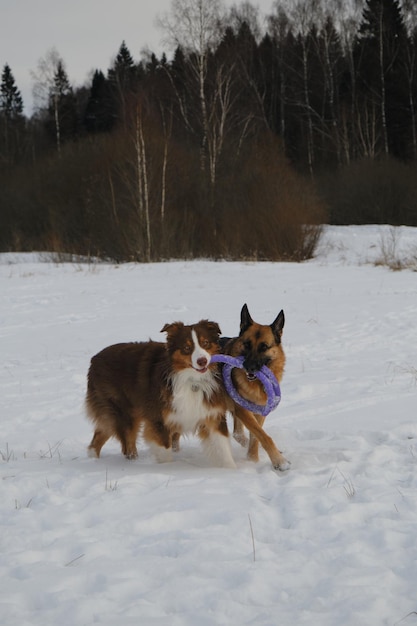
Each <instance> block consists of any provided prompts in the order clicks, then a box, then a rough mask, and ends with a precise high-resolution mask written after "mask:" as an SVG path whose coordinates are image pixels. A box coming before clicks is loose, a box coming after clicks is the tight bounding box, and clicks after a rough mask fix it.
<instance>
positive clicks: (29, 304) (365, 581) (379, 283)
mask: <svg viewBox="0 0 417 626" xmlns="http://www.w3.org/2000/svg"><path fill="white" fill-rule="evenodd" d="M387 228H388V227H387ZM383 230H384V229H383ZM385 230H386V229H385ZM380 231H381V227H375V226H369V227H343V228H333V227H332V228H328V229H326V233H325V239H324V240H323V244H322V246H321V249H320V250H319V253H318V255H317V258H316V259H314V260H312V261H310V262H308V263H303V264H295V263H259V264H258V263H221V264H220V263H211V262H204V261H198V262H188V263H186V262H176V263H160V264H147V265H124V266H112V265H109V264H102V265H101V264H97V265H90V266H88V265H83V264H77V265H70V264H64V265H58V264H52V263H48V262H40V261H39V258H38V256H36V255H30V256H27V257H26V256H21V255H19V256H18V257H15V256H9V255H0V293H1V297H0V351H1V364H0V388H1V402H0V419H1V430H0V472H1V481H0V485H1V498H0V524H1V529H0V579H1V585H0V622H1V623H2V624H5V625H7V626H22V625H27V626H29V625H30V626H49V625H56V624H60V626H84V625H85V624H100V625H102V626H103V625H105V626H114V625H115V624H123V625H124V626H130V625H132V626H133V625H135V626H137V624H143V625H145V626H195V624H201V626H222V625H224V626H226V625H227V626H230V625H231V624H239V625H240V626H255V625H256V626H276V624H279V625H280V626H294V625H296V626H304V625H305V626H307V625H308V626H311V624H320V626H336V625H337V626H358V624H366V625H369V626H376V625H378V626H394V624H407V625H410V624H417V616H416V612H417V598H416V593H415V581H416V580H417V545H416V541H415V527H416V519H417V496H416V494H417V472H416V459H417V421H416V414H417V411H416V409H417V382H416V381H417V376H416V368H417V357H416V345H417V324H416V319H417V288H416V284H417V283H416V273H415V272H412V271H409V270H406V271H401V272H392V271H390V270H388V269H386V268H384V267H375V266H374V265H373V264H372V263H373V260H375V259H376V258H377V256H378V253H379V252H378V250H379V247H380ZM400 241H401V242H402V243H401V246H402V245H404V250H405V248H407V250H406V253H407V254H411V253H412V249H413V245H416V243H415V242H417V230H416V229H409V228H402V229H401V239H400ZM407 242H408V243H407ZM401 246H400V245H399V248H401ZM245 302H247V303H248V306H249V310H250V312H251V314H252V316H253V318H254V319H255V320H256V321H259V322H262V323H271V322H272V321H273V319H275V317H276V315H277V312H278V311H279V310H280V309H281V308H283V309H284V311H285V316H286V324H285V329H284V335H283V344H284V347H285V349H286V352H287V365H286V371H285V375H284V378H283V381H282V384H281V391H282V401H281V403H280V405H279V407H278V408H277V410H276V411H274V412H273V413H272V414H271V415H270V416H268V417H267V419H266V422H265V428H266V430H267V432H268V433H269V434H270V435H271V436H272V437H273V438H274V440H275V442H276V444H277V446H278V447H279V448H280V449H282V450H283V452H284V454H285V456H286V457H287V458H288V459H290V460H291V463H292V464H291V469H290V470H289V471H288V472H285V473H278V472H274V471H273V470H272V467H271V464H270V461H269V458H268V457H267V455H266V454H265V453H264V452H263V451H261V460H260V462H259V463H258V464H253V463H251V462H249V461H247V460H246V458H245V451H244V450H243V449H242V448H241V447H240V446H239V445H238V444H237V443H236V442H234V441H233V442H232V444H233V445H232V453H233V457H234V460H235V462H236V465H237V470H236V471H233V472H230V471H228V470H225V469H219V468H215V467H213V466H212V463H211V462H210V461H209V460H208V459H207V458H206V456H205V455H204V453H203V452H202V450H201V446H200V442H199V440H198V438H197V437H194V436H190V437H189V438H188V439H182V440H181V449H180V451H179V452H177V453H175V454H174V455H173V458H174V461H173V462H172V463H170V464H162V465H161V464H158V463H156V462H155V459H154V457H153V455H152V454H151V452H150V451H149V449H148V447H147V446H146V445H145V444H143V443H142V442H140V443H139V458H138V460H136V461H127V460H126V459H125V458H124V457H123V456H122V455H121V452H120V446H119V444H118V442H116V441H112V442H109V443H107V444H106V446H105V447H104V448H103V451H102V457H101V458H100V459H90V458H88V457H87V456H86V452H85V448H86V446H87V444H88V442H89V441H90V439H91V434H92V430H91V424H90V423H89V422H88V421H87V420H86V419H85V417H84V409H83V402H84V394H85V388H86V373H87V370H88V366H89V361H90V358H91V356H92V355H93V354H96V353H97V352H98V351H99V350H101V349H102V348H104V347H105V346H107V345H110V344H112V343H116V342H119V341H132V340H146V339H148V338H149V337H152V338H154V339H159V337H160V334H159V331H160V329H161V328H162V327H163V325H164V324H165V323H166V322H172V321H176V320H178V319H181V320H182V321H184V322H185V323H195V322H196V321H198V320H199V319H202V318H209V319H214V320H216V321H217V322H219V324H220V327H221V329H222V331H223V333H224V334H225V335H229V336H230V335H234V334H236V333H237V332H238V327H239V315H240V309H241V307H242V305H243V304H244V303H245ZM225 441H226V440H225Z"/></svg>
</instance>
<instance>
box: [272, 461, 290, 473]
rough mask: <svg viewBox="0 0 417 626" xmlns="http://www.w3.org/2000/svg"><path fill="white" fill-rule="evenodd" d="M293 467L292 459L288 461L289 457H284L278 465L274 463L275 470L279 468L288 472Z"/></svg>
mask: <svg viewBox="0 0 417 626" xmlns="http://www.w3.org/2000/svg"><path fill="white" fill-rule="evenodd" d="M290 467H291V461H287V459H283V460H282V461H280V462H279V463H278V464H277V465H274V470H279V471H280V472H286V471H287V470H289V469H290Z"/></svg>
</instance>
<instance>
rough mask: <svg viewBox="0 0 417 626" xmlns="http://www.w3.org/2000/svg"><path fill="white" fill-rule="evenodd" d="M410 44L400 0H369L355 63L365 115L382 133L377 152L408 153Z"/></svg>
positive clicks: (360, 31) (363, 17)
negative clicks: (407, 65) (407, 68)
mask: <svg viewBox="0 0 417 626" xmlns="http://www.w3.org/2000/svg"><path fill="white" fill-rule="evenodd" d="M407 46H408V38H407V30H406V27H405V24H404V19H403V14H402V9H401V6H400V4H399V2H398V0H366V3H365V7H364V10H363V15H362V21H361V24H360V27H359V32H358V41H357V45H356V64H357V71H358V78H359V83H358V86H359V89H360V90H361V95H362V97H363V102H362V108H363V109H364V108H365V107H367V110H366V113H364V115H366V116H367V117H368V119H369V116H370V117H371V119H372V124H377V125H378V126H379V128H380V135H381V137H382V142H381V145H379V146H378V145H377V146H376V147H375V154H377V153H378V152H382V153H384V154H386V155H388V154H392V155H394V156H398V157H405V156H407V152H408V136H409V133H410V120H411V113H410V110H409V99H408V93H407V76H406V73H405V67H406V63H405V55H406V50H407ZM370 112H371V113H370ZM373 136H374V137H375V139H374V141H375V142H377V141H378V140H377V137H376V135H375V134H374V135H373Z"/></svg>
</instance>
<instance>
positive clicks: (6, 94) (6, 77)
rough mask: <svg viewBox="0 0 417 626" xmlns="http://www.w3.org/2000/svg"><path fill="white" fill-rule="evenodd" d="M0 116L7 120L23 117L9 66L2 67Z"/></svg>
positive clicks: (21, 102)
mask: <svg viewBox="0 0 417 626" xmlns="http://www.w3.org/2000/svg"><path fill="white" fill-rule="evenodd" d="M0 114H1V115H4V116H5V117H6V118H7V119H8V120H13V119H19V118H20V117H22V115H23V100H22V96H21V95H20V91H19V89H18V88H17V86H16V83H15V80H14V76H13V74H12V71H11V69H10V67H9V65H7V63H6V65H5V66H4V68H3V72H2V75H1V85H0Z"/></svg>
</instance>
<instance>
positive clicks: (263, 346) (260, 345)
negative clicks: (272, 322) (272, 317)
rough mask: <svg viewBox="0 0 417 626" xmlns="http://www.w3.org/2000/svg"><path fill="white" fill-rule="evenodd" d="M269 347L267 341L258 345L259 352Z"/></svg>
mask: <svg viewBox="0 0 417 626" xmlns="http://www.w3.org/2000/svg"><path fill="white" fill-rule="evenodd" d="M268 348H269V346H268V344H266V343H265V342H262V343H260V344H259V346H258V352H266V351H267V350H268Z"/></svg>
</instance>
